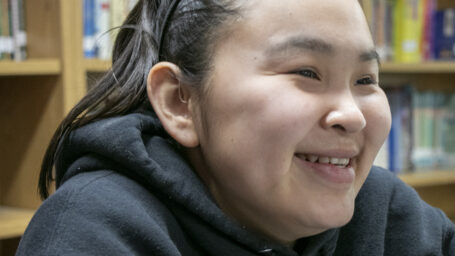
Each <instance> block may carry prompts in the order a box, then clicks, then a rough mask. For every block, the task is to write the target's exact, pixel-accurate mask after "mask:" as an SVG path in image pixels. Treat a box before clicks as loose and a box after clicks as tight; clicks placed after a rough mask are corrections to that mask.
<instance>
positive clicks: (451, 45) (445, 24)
mask: <svg viewBox="0 0 455 256" xmlns="http://www.w3.org/2000/svg"><path fill="white" fill-rule="evenodd" d="M434 22H435V29H434V33H435V35H434V38H435V39H434V56H435V58H436V59H439V60H453V59H455V9H445V10H440V11H437V12H436V14H435V21H434Z"/></svg>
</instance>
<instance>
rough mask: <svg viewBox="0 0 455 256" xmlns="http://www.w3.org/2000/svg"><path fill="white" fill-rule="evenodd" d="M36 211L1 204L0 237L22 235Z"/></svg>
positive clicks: (6, 237)
mask: <svg viewBox="0 0 455 256" xmlns="http://www.w3.org/2000/svg"><path fill="white" fill-rule="evenodd" d="M34 213H35V211H34V210H28V209H20V208H13V207H6V206H0V239H8V238H14V237H20V236H22V234H23V233H24V231H25V229H26V228H27V225H28V223H29V222H30V220H31V219H32V216H33V214H34Z"/></svg>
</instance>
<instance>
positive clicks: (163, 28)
mask: <svg viewBox="0 0 455 256" xmlns="http://www.w3.org/2000/svg"><path fill="white" fill-rule="evenodd" d="M179 3H180V0H173V1H172V2H171V4H170V5H169V9H168V10H167V12H166V16H164V23H163V26H161V31H160V34H159V40H160V41H159V42H158V61H160V59H161V58H160V56H161V45H162V44H163V41H164V33H165V32H166V29H167V26H168V24H169V19H170V18H171V17H172V14H173V13H174V11H175V9H176V8H177V6H178V4H179Z"/></svg>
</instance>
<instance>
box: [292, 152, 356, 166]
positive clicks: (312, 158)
mask: <svg viewBox="0 0 455 256" xmlns="http://www.w3.org/2000/svg"><path fill="white" fill-rule="evenodd" d="M296 156H297V157H298V158H300V159H302V160H305V161H308V162H311V163H320V164H331V165H335V166H337V167H340V168H346V167H349V164H350V162H351V158H343V157H330V156H317V155H312V154H296Z"/></svg>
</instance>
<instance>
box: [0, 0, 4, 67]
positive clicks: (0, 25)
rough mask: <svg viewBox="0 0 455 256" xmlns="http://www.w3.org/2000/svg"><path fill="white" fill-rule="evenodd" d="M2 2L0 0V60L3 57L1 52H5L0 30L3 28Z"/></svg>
mask: <svg viewBox="0 0 455 256" xmlns="http://www.w3.org/2000/svg"><path fill="white" fill-rule="evenodd" d="M2 10H3V3H2V1H0V60H2V59H3V58H4V57H3V52H5V49H4V47H5V42H4V40H3V33H2V30H3V11H2Z"/></svg>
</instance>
